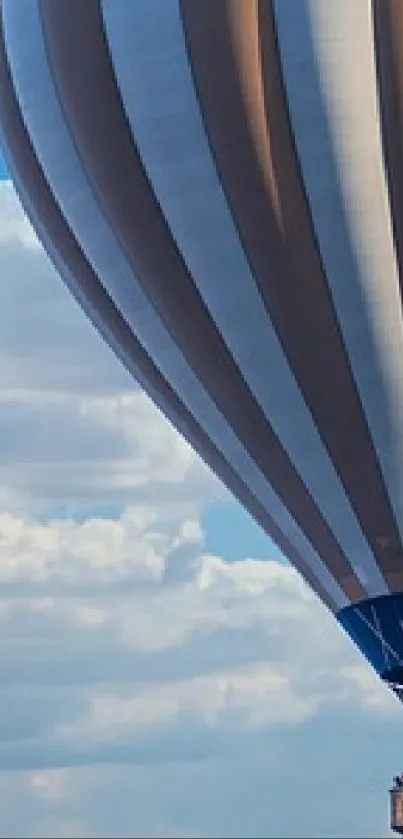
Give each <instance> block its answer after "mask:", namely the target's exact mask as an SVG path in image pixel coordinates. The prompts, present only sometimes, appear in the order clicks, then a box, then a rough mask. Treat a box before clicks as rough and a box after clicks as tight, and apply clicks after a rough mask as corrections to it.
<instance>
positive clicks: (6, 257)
mask: <svg viewBox="0 0 403 839" xmlns="http://www.w3.org/2000/svg"><path fill="white" fill-rule="evenodd" d="M0 216H1V218H2V224H1V225H0V276H1V277H2V283H1V286H0V586H1V588H0V629H1V632H0V767H1V768H2V780H3V782H4V783H3V787H1V785H0V835H4V836H6V835H21V834H24V835H31V836H35V835H37V836H38V835H43V836H45V835H52V834H53V833H54V835H58V836H65V835H70V834H71V835H82V836H84V835H88V836H91V835H102V836H112V835H113V834H114V833H115V832H117V831H118V829H119V825H120V826H121V829H122V834H121V835H128V836H129V835H131V836H134V835H148V836H157V835H165V836H185V835H189V836H201V835H222V836H223V835H235V834H236V832H237V830H241V832H242V835H258V833H257V832H256V831H257V830H258V829H260V835H269V834H268V831H267V825H266V822H265V817H264V816H262V814H261V813H260V816H259V806H260V808H261V809H262V802H263V805H264V806H263V810H265V808H266V797H267V788H266V787H267V786H269V787H270V785H267V784H266V775H267V773H270V772H271V775H270V778H271V784H272V785H273V786H274V785H275V784H276V778H277V775H278V773H279V772H281V761H282V760H283V762H284V761H285V763H284V765H286V766H287V767H289V766H290V761H289V759H288V760H286V759H285V758H284V754H285V752H287V749H290V748H291V747H290V742H292V743H293V744H296V743H298V742H299V741H298V737H299V736H303V732H304V730H305V728H304V726H307V727H309V726H310V725H312V726H313V725H318V726H320V725H324V724H325V723H324V722H323V721H324V720H327V719H329V720H330V723H329V726H328V729H326V730H327V732H328V736H329V737H330V738H331V739H330V741H329V742H330V746H329V749H330V750H336V751H337V749H338V748H339V740H338V738H337V737H336V736H333V734H332V733H331V734H330V735H329V731H330V732H332V731H333V727H334V726H335V725H337V721H338V722H339V724H340V719H342V720H346V719H348V718H349V716H350V715H352V716H353V717H354V719H356V720H359V722H360V724H362V725H364V724H365V720H366V719H367V720H368V729H365V731H367V730H368V731H370V732H371V734H372V732H373V730H375V728H376V726H377V725H378V724H379V726H382V737H384V731H385V728H387V726H388V725H389V724H390V725H392V724H393V720H394V717H395V714H396V713H397V712H398V710H397V709H398V706H397V703H396V702H395V700H394V699H393V697H390V696H389V694H388V693H387V691H386V689H385V688H384V686H382V685H381V684H380V683H379V682H378V681H377V680H376V678H375V676H374V675H373V674H372V673H371V672H370V670H369V669H368V668H367V667H366V665H365V664H363V663H361V660H360V659H359V657H358V655H357V654H356V653H355V652H354V650H353V648H352V645H351V644H350V643H349V642H348V640H347V639H346V638H345V637H344V635H343V634H342V633H341V632H340V631H339V629H338V628H337V626H336V624H335V621H334V619H333V618H331V617H330V616H329V615H328V614H327V612H326V611H325V609H324V608H323V607H322V606H321V605H320V604H318V602H317V601H316V599H315V598H314V597H313V596H312V595H311V593H310V592H309V591H308V589H307V588H306V586H305V584H304V583H303V582H302V581H301V580H300V578H299V577H298V575H297V574H296V573H295V572H294V571H293V570H292V569H291V568H289V567H287V566H285V565H284V564H281V563H278V562H274V561H270V560H269V558H268V556H266V557H260V558H256V557H249V558H245V559H244V560H243V561H242V562H236V563H230V562H225V561H224V560H223V559H222V558H221V557H219V556H216V555H214V554H213V553H211V552H209V551H208V550H207V548H205V546H204V533H203V527H202V514H203V512H204V511H205V509H206V507H207V505H208V504H209V503H211V502H212V501H214V500H215V499H217V498H223V497H225V493H224V491H223V490H222V488H221V487H220V486H219V484H218V482H217V481H214V480H213V479H212V478H211V476H210V475H209V473H208V471H207V470H206V469H205V467H204V466H203V465H202V464H201V463H200V461H199V459H198V458H197V457H196V456H195V455H194V453H193V452H192V451H191V449H190V448H189V446H188V445H187V444H186V443H185V442H184V441H183V440H182V439H181V438H180V437H179V435H177V434H176V433H175V432H174V431H173V430H172V429H171V428H170V427H169V425H168V424H167V423H166V422H165V421H164V420H163V418H162V417H161V415H160V414H159V413H158V412H157V411H156V409H154V408H153V406H152V405H151V403H150V401H149V400H148V399H147V398H146V397H145V396H144V395H143V394H142V393H141V392H140V391H139V390H138V389H137V388H136V387H135V385H134V383H133V382H132V381H131V380H130V379H129V377H128V376H127V375H126V374H125V373H124V372H123V371H122V370H121V368H120V366H119V365H118V363H117V362H116V360H115V359H114V358H113V356H112V354H111V353H110V352H109V351H108V350H107V348H105V346H104V345H103V343H102V342H101V340H100V339H99V337H98V336H97V335H96V333H95V332H94V330H92V329H91V328H90V327H89V325H88V323H87V321H86V319H85V318H84V316H83V315H82V314H81V313H80V311H79V310H78V308H77V307H76V305H75V303H74V302H73V301H72V300H71V298H70V296H69V295H68V293H67V291H66V290H65V289H64V287H63V286H62V284H61V282H60V280H59V279H58V278H57V277H56V275H55V272H54V271H53V269H52V267H51V265H50V263H49V261H48V260H47V259H46V257H45V256H44V254H43V252H42V250H41V248H40V247H39V246H38V244H37V242H36V240H35V237H34V235H33V233H32V230H31V228H30V227H29V225H28V224H27V222H26V221H25V220H24V218H23V215H22V213H21V210H20V208H19V205H18V203H17V202H16V199H15V196H14V194H13V191H12V189H11V187H10V185H8V184H7V185H0ZM268 555H269V549H268ZM378 720H379V723H378ZM390 721H392V722H390ZM307 730H308V728H307ZM379 730H381V729H379ZM289 732H292V738H293V739H292V741H290V740H289V739H287V738H288V737H289ZM306 736H307V737H308V735H306ZM310 736H311V735H309V737H310ZM281 738H283V739H281ZM304 742H305V741H304ZM340 742H341V738H340ZM262 743H263V744H264V746H261V744H262ZM309 744H310V747H311V746H312V741H311V740H310V741H309ZM293 748H297V747H296V745H294V746H293ZM301 748H302V749H303V754H304V755H305V757H306V755H308V757H309V756H310V752H307V751H306V748H305V746H301ZM312 748H313V746H312ZM284 750H285V751H284ZM202 758H203V759H202ZM318 759H319V758H318ZM181 761H182V762H184V763H185V766H184V768H181V766H180V764H181ZM123 763H124V764H125V766H126V768H125V769H123V768H121V767H120V766H119V764H123ZM168 763H169V767H170V768H169V770H168V771H167V769H166V766H167V764H168ZM95 764H103V765H104V768H98V769H95V768H94V765H95ZM79 766H81V767H82V768H78V767H79ZM57 767H59V768H57ZM60 767H64V768H63V769H60ZM147 767H148V768H147ZM256 767H259V773H260V776H259V778H256V774H255V775H254V773H256V771H257V770H256ZM11 769H13V773H14V774H12V773H8V772H7V770H11ZM287 771H288V770H287ZM237 773H238V774H237ZM305 774H306V775H308V774H309V773H308V772H307V773H305ZM297 775H298V773H297ZM262 779H263V781H262ZM305 780H306V779H305V777H304V778H303V779H302V781H304V782H305ZM302 781H301V782H302ZM263 782H264V783H263ZM259 783H260V787H259ZM256 785H257V786H258V787H259V789H260V793H259V797H258V799H256V795H257V793H255V791H254V788H255V786H256ZM2 789H3V793H2ZM4 790H5V792H4ZM122 790H125V793H124V795H125V799H124V806H122V795H123V793H122ZM133 790H135V794H136V796H137V797H136V807H135V808H133V807H132V797H133ZM228 790H229V791H230V793H228V795H229V794H230V797H229V798H228V800H227V799H226V794H227V792H228ZM269 792H270V788H269ZM280 792H281V790H280ZM279 794H280V793H279ZM203 796H206V797H205V798H204V797H203ZM254 796H255V797H254ZM249 799H250V801H249ZM226 800H227V804H225V801H226ZM221 801H223V802H224V804H222V805H221ZM13 802H14V803H13ZM238 802H239V806H238ZM190 805H191V806H192V808H193V809H192V811H190V809H189V807H190ZM224 805H225V812H224V811H223V813H222V814H221V815H220V807H221V806H223V807H224ZM303 805H304V799H303V798H301V799H300V801H299V806H303ZM271 806H272V808H273V810H274V809H275V807H276V806H277V807H278V809H279V811H280V809H282V808H280V804H279V803H277V804H276V802H275V801H272V803H271ZM110 807H112V812H113V815H114V821H113V824H110V823H109V824H108V818H109V817H108V812H107V810H108V808H109V809H110ZM125 808H126V810H125ZM125 813H126V815H125ZM245 814H246V815H245ZM279 818H280V816H279ZM281 818H284V815H283V813H281ZM119 819H121V821H119ZM232 819H233V821H232ZM259 819H260V821H259ZM279 823H280V822H277V824H279ZM284 823H286V820H285V819H284ZM372 823H373V821H372V822H371V825H372ZM13 831H14V833H13ZM125 831H126V832H125ZM248 831H249V832H248ZM275 833H276V831H275V829H274V834H273V835H275ZM308 833H309V831H308ZM327 833H329V831H327ZM339 833H340V831H339ZM277 835H280V834H279V832H278V831H277ZM300 835H302V833H301V834H300ZM329 835H331V834H330V833H329ZM380 835H381V834H380Z"/></svg>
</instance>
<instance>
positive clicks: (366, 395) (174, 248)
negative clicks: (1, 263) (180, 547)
mask: <svg viewBox="0 0 403 839" xmlns="http://www.w3.org/2000/svg"><path fill="white" fill-rule="evenodd" d="M0 10H1V11H0V13H1V43H0V92H1V97H2V106H1V110H0V130H1V135H2V142H3V145H4V149H5V153H6V156H7V159H8V162H9V168H10V172H11V175H12V177H13V180H14V183H15V186H16V188H17V191H18V193H19V195H20V198H21V201H22V203H23V205H24V207H25V210H26V212H27V213H28V215H29V217H30V219H31V221H32V223H33V225H34V227H35V228H36V230H37V232H38V235H39V237H40V239H41V240H42V242H43V244H44V246H45V248H46V250H47V251H48V253H49V255H50V256H51V258H52V259H53V261H54V263H55V265H56V267H57V270H58V272H59V274H60V275H61V277H62V279H63V280H64V282H65V283H66V284H67V285H68V287H69V288H70V290H71V291H72V293H73V294H74V296H75V297H76V299H77V300H78V302H79V303H80V305H81V306H82V307H83V308H84V310H85V311H86V313H87V315H88V317H89V319H90V320H91V321H92V323H93V324H94V325H95V327H96V328H97V329H98V330H99V331H100V332H101V334H102V335H103V337H104V339H105V340H106V341H107V342H108V343H109V344H110V346H111V347H112V349H113V350H114V352H115V353H116V354H117V356H118V357H119V358H120V360H121V361H122V363H123V364H124V365H125V366H126V367H127V369H128V370H129V371H130V372H131V373H132V375H133V377H134V378H135V379H136V380H138V381H139V382H140V384H141V385H142V387H143V388H144V389H145V390H146V391H147V393H149V395H150V396H151V398H152V399H153V400H154V402H155V403H156V404H157V405H158V407H159V408H160V410H161V411H162V412H163V413H164V414H165V415H166V416H167V418H168V419H169V420H170V422H172V423H173V424H174V425H175V427H176V428H177V429H178V430H179V431H180V432H181V433H182V434H183V435H184V436H185V437H186V439H187V440H189V442H190V443H191V445H192V446H193V447H194V448H195V449H196V450H197V451H198V452H199V454H200V455H201V457H203V458H204V460H205V461H206V462H207V463H208V464H209V465H210V467H211V468H212V469H213V470H214V471H215V472H216V474H217V475H218V476H219V477H220V479H221V480H222V481H223V482H224V483H225V484H226V485H227V486H228V487H229V488H230V490H231V491H232V492H233V494H234V495H235V496H236V497H237V498H238V499H239V500H240V501H241V503H243V504H244V505H245V507H246V508H247V509H248V510H249V512H250V513H251V514H252V515H253V516H254V517H255V518H256V520H257V521H259V523H260V524H261V525H262V526H263V527H264V528H265V529H266V531H267V533H268V534H270V535H271V537H272V538H274V539H275V541H276V542H277V543H278V544H279V546H280V547H281V549H282V550H283V551H284V553H285V554H286V556H287V557H288V558H289V559H290V561H291V562H293V563H294V565H295V566H296V567H297V568H298V570H299V571H300V573H301V574H302V575H303V576H304V578H305V579H306V580H307V581H308V583H309V584H310V585H311V587H312V588H313V589H314V591H315V592H316V593H317V594H318V596H319V597H320V598H321V599H322V600H323V602H325V603H326V605H327V606H328V607H329V608H330V609H331V610H332V611H334V612H336V613H340V614H343V615H346V614H347V612H345V610H348V609H353V610H354V609H355V611H352V612H351V613H350V612H348V616H347V617H346V618H345V619H344V618H343V620H344V625H345V626H346V627H347V628H348V631H350V632H351V634H352V636H353V637H354V639H355V640H356V641H357V638H358V636H359V633H360V626H361V623H362V620H361V618H360V616H361V617H362V615H364V617H366V616H367V611H368V610H367V611H365V609H364V610H363V611H360V612H357V608H358V606H357V604H358V605H359V604H363V603H367V602H370V603H371V604H372V603H373V602H378V599H380V598H381V599H382V604H385V603H386V606H385V605H382V609H381V610H380V612H379V615H380V620H382V621H385V626H387V627H389V624H390V619H389V617H388V618H386V617H385V615H386V612H387V603H388V602H389V601H388V597H390V596H391V595H393V596H394V597H396V596H398V595H399V593H400V592H402V591H403V544H402V536H403V422H402V419H403V326H402V276H403V275H402V264H401V260H402V258H403V256H402V253H403V204H402V201H403V198H402V196H403V104H402V103H403V48H402V46H401V43H402V38H401V37H400V36H401V35H403V12H402V10H401V3H399V2H394V0H354V3H352V2H351V0H338V2H337V3H329V2H328V0H298V2H296V1H295V0H221V2H217V0H203V2H200V0H136V2H133V0H86V2H85V3H83V2H82V0H69V2H68V3H66V0H2V3H1V6H0ZM360 608H361V606H360ZM371 609H372V606H371ZM385 610H386V611H385ZM368 614H372V612H371V610H370V611H369V612H368ZM357 615H358V616H359V618H360V619H358V618H357V620H356V616H357ZM360 620H361V623H360ZM357 621H358V623H357ZM349 627H350V629H349ZM357 627H358V629H357ZM366 631H367V634H368V630H366ZM387 631H388V632H389V631H390V632H392V629H390V630H389V629H388V630H387ZM393 632H394V633H395V634H394V635H393V639H394V640H393V644H394V647H396V637H397V636H396V632H395V628H394V629H393ZM357 633H358V635H357ZM360 637H361V636H360ZM368 637H370V636H369V635H368ZM391 637H392V636H391ZM357 643H358V644H359V645H360V641H359V640H358V641H357ZM366 643H367V642H365V643H364V641H363V642H362V646H363V648H364V646H365V644H366ZM369 643H370V642H369V641H368V644H369ZM371 643H372V642H371ZM372 646H373V648H374V650H375V646H376V645H375V646H374V644H373V643H372ZM371 649H372V647H371ZM364 651H365V650H364ZM371 655H372V653H371ZM371 655H370V654H369V653H368V656H369V657H370V658H371ZM378 655H379V651H378V649H376V651H374V653H373V656H375V657H376V656H378ZM376 660H377V661H378V659H376ZM379 669H380V668H379V667H378V670H379Z"/></svg>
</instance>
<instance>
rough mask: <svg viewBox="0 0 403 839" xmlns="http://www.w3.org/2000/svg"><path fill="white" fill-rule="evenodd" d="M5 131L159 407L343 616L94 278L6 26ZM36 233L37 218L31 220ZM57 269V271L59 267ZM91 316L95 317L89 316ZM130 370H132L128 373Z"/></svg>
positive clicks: (59, 243)
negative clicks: (30, 112)
mask: <svg viewBox="0 0 403 839" xmlns="http://www.w3.org/2000/svg"><path fill="white" fill-rule="evenodd" d="M0 100H1V110H0V125H1V129H2V134H3V137H4V139H5V141H6V143H7V146H8V147H10V148H11V149H12V155H13V163H14V165H15V166H16V169H17V171H18V176H19V178H20V179H21V182H22V183H23V184H24V186H25V188H26V189H27V190H28V191H29V194H30V196H31V199H32V202H33V205H34V207H35V213H37V215H38V217H39V218H40V219H41V223H42V224H43V225H44V228H45V230H46V234H47V236H48V237H49V239H50V240H51V242H52V244H53V246H54V247H55V249H56V251H57V252H58V254H59V257H60V259H61V260H62V261H63V263H64V264H65V265H66V267H67V268H68V270H69V271H71V273H72V274H73V275H74V276H75V277H76V279H77V283H78V284H79V286H80V288H81V289H82V292H83V294H84V296H85V298H86V299H87V301H88V303H89V305H90V306H91V307H94V309H95V310H96V311H97V312H98V313H99V314H100V316H101V317H102V320H103V323H104V324H105V326H106V328H107V330H109V331H110V333H111V334H112V335H113V336H114V338H115V339H116V341H117V343H118V344H119V346H120V347H121V348H122V351H123V353H124V354H125V355H126V356H127V357H128V358H129V359H130V360H131V362H132V364H133V365H135V367H137V368H138V370H140V371H141V375H142V376H143V377H144V381H145V382H147V383H148V390H149V392H150V395H151V397H152V398H153V399H154V401H156V399H155V394H156V393H157V394H158V395H159V407H160V409H161V410H162V411H163V412H164V413H165V414H166V415H167V416H168V417H169V419H170V420H171V422H173V424H174V425H176V426H178V425H179V426H180V427H183V426H185V427H186V436H187V439H188V440H189V441H190V442H191V444H192V445H193V446H194V448H195V449H196V451H197V452H198V453H199V454H200V456H201V457H202V459H203V460H204V461H205V462H206V463H207V464H208V466H209V467H210V468H211V469H212V470H213V471H214V472H215V474H216V475H217V476H218V477H219V478H220V480H221V481H223V483H224V484H225V485H226V486H228V487H229V489H230V490H231V492H232V493H233V494H234V496H235V497H236V498H237V499H238V500H239V501H240V503H241V504H243V505H244V507H245V508H246V509H247V510H248V511H249V513H250V514H251V515H252V516H253V518H254V519H255V520H256V521H257V522H258V523H259V524H260V526H261V527H262V528H263V530H265V532H266V533H267V534H268V535H269V536H270V537H271V538H272V539H273V540H274V541H275V542H276V544H277V545H278V546H279V548H280V549H281V550H282V551H283V553H284V554H285V555H286V556H287V557H288V558H289V560H290V561H291V562H292V563H293V565H294V566H295V567H296V569H297V570H298V571H299V573H300V574H301V575H302V576H303V577H304V579H305V580H306V581H307V582H308V583H309V585H310V586H311V588H312V589H313V591H315V593H316V594H317V595H318V597H320V599H321V600H322V601H323V602H324V603H325V604H326V606H327V607H328V608H329V609H330V610H331V611H334V612H335V611H337V605H336V604H335V602H334V601H333V599H332V598H331V597H330V596H329V595H328V593H327V591H326V590H325V589H324V588H323V586H322V585H321V584H320V582H319V581H318V580H317V578H316V576H315V575H314V574H313V573H312V572H311V570H310V568H309V566H307V564H306V563H305V561H304V560H303V558H302V557H301V556H300V554H299V553H298V551H297V550H296V549H295V548H294V546H293V545H292V544H291V543H290V542H289V540H288V539H287V538H286V537H285V536H284V534H283V533H282V532H281V531H280V530H279V528H278V526H277V525H276V523H275V522H274V521H273V519H272V518H271V516H270V515H269V513H268V512H267V510H266V509H265V508H264V507H263V506H262V505H261V504H260V503H259V502H258V500H257V499H256V498H255V496H254V495H253V494H252V493H251V492H250V490H249V489H248V488H247V487H246V485H245V484H244V482H243V481H242V479H241V478H240V477H239V475H238V474H237V473H236V472H235V471H234V470H233V469H232V467H231V466H230V465H229V464H228V463H227V461H226V460H225V458H224V457H223V456H222V455H221V453H220V452H219V451H218V449H217V448H216V447H215V446H214V444H213V443H212V442H211V440H210V439H209V438H208V436H207V435H206V434H205V432H204V431H203V430H202V428H201V427H200V425H199V424H198V422H197V421H196V420H195V419H194V417H193V416H192V415H191V414H190V412H189V411H187V410H186V408H185V407H184V406H183V405H182V403H181V402H180V400H179V399H178V397H177V396H176V394H175V393H174V392H173V390H172V389H171V388H170V386H169V385H168V383H167V382H166V381H165V379H164V378H163V377H162V376H161V374H160V372H159V371H158V369H157V368H156V366H155V365H154V363H153V361H152V360H151V359H150V358H149V356H148V355H147V353H146V352H145V351H144V349H143V348H142V346H141V345H140V344H139V342H138V341H137V339H136V338H135V336H134V335H133V333H132V331H131V330H130V328H129V327H128V325H127V324H126V322H125V321H124V319H123V318H122V316H121V314H120V313H119V311H118V310H117V308H116V307H115V306H114V304H113V302H112V301H111V299H110V298H109V296H108V294H107V293H106V291H105V290H104V289H103V287H102V285H101V283H100V281H99V279H98V277H97V276H96V274H95V273H94V272H93V270H92V268H91V266H90V265H89V263H88V261H87V260H86V258H85V256H84V254H83V252H82V250H81V249H80V247H79V245H78V243H77V242H76V240H75V238H74V236H73V235H72V232H71V230H70V228H69V227H68V225H67V224H66V222H65V220H64V218H63V216H62V214H61V212H60V210H59V208H58V206H57V204H56V201H55V199H54V197H53V195H52V192H51V190H50V188H49V186H48V184H47V182H46V179H45V177H44V174H43V172H42V169H41V168H40V166H39V163H38V161H37V158H36V156H35V152H34V150H33V148H32V145H31V142H30V139H29V137H28V134H27V132H26V130H25V126H24V124H23V120H22V117H21V113H20V110H19V106H18V103H17V100H16V96H15V93H14V89H13V83H12V79H11V75H10V72H9V67H8V63H7V59H6V55H5V48H4V38H3V33H2V29H1V26H0ZM30 220H31V222H32V224H33V226H34V227H35V218H34V217H31V219H30ZM56 267H57V266H56ZM87 314H89V316H90V313H88V312H87ZM128 369H129V370H130V368H128Z"/></svg>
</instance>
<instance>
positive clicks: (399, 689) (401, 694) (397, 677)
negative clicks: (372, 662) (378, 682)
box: [380, 665, 403, 702]
mask: <svg viewBox="0 0 403 839" xmlns="http://www.w3.org/2000/svg"><path fill="white" fill-rule="evenodd" d="M380 676H381V679H382V681H383V682H386V684H387V685H388V687H390V689H391V690H392V691H393V693H394V694H395V696H397V698H398V699H400V701H401V702H403V666H401V665H398V666H396V667H391V668H390V669H389V670H385V672H384V673H381V674H380Z"/></svg>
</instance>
